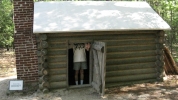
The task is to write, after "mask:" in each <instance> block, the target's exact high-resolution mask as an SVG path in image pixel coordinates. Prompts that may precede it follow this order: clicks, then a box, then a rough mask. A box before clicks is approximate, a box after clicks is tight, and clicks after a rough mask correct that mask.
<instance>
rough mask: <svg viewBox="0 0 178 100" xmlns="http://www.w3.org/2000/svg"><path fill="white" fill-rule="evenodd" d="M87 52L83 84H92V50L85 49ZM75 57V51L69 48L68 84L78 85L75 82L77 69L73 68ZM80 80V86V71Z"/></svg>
mask: <svg viewBox="0 0 178 100" xmlns="http://www.w3.org/2000/svg"><path fill="white" fill-rule="evenodd" d="M85 53H86V63H87V69H85V70H84V80H83V85H86V84H90V81H89V80H90V75H89V73H90V68H89V66H90V65H89V62H90V61H89V60H90V51H87V50H85ZM73 58H74V52H73V48H72V49H71V48H69V49H68V84H69V86H74V85H76V83H75V70H74V69H73V67H74V63H73V60H74V59H73ZM78 82H79V86H80V73H79V74H78Z"/></svg>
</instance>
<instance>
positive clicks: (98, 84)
mask: <svg viewBox="0 0 178 100" xmlns="http://www.w3.org/2000/svg"><path fill="white" fill-rule="evenodd" d="M92 53H93V55H92V58H93V59H92V60H93V65H92V67H93V68H92V69H93V74H92V86H93V87H94V88H95V89H96V90H97V92H98V93H99V94H101V95H102V96H103V95H104V90H105V66H106V46H105V43H104V42H99V41H94V43H93V45H92Z"/></svg>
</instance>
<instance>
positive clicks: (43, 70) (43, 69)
mask: <svg viewBox="0 0 178 100" xmlns="http://www.w3.org/2000/svg"><path fill="white" fill-rule="evenodd" d="M48 74H49V71H48V69H45V68H42V69H41V70H40V71H39V75H40V76H41V75H48Z"/></svg>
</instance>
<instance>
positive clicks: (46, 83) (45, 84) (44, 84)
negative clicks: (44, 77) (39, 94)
mask: <svg viewBox="0 0 178 100" xmlns="http://www.w3.org/2000/svg"><path fill="white" fill-rule="evenodd" d="M49 86H50V85H49V82H42V83H41V84H39V89H44V88H49Z"/></svg>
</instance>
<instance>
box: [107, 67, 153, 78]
mask: <svg viewBox="0 0 178 100" xmlns="http://www.w3.org/2000/svg"><path fill="white" fill-rule="evenodd" d="M149 73H156V68H145V69H132V70H115V71H107V72H106V77H114V76H123V77H124V76H125V75H139V74H149Z"/></svg>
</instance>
